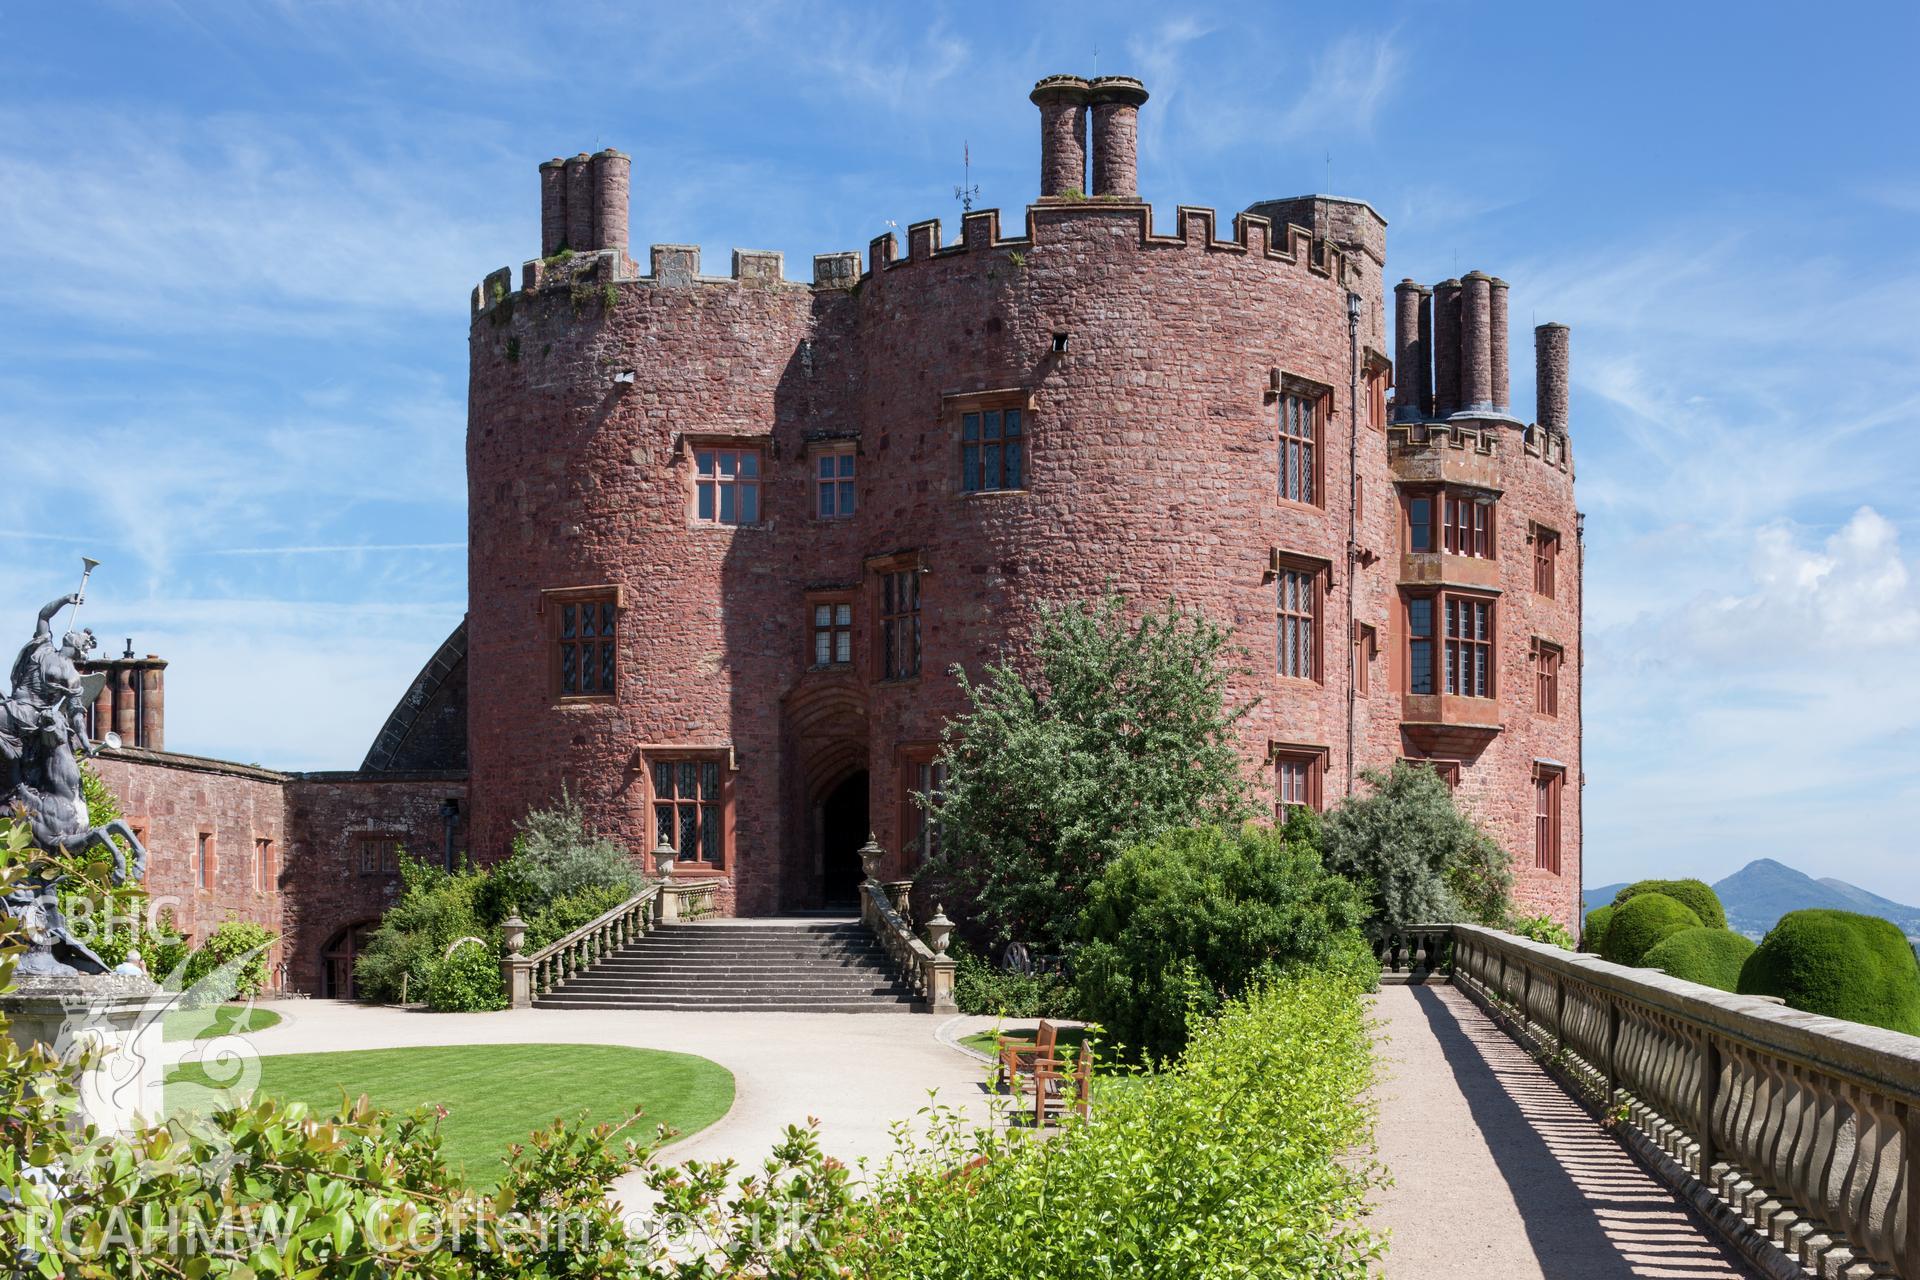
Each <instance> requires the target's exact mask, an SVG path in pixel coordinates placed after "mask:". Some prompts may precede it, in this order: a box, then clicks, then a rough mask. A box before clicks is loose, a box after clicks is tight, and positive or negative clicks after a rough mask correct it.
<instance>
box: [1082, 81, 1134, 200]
mask: <svg viewBox="0 0 1920 1280" xmlns="http://www.w3.org/2000/svg"><path fill="white" fill-rule="evenodd" d="M1146 100H1147V89H1146V86H1145V85H1143V84H1141V83H1140V82H1139V81H1138V80H1135V79H1134V78H1133V77H1132V76H1101V77H1100V78H1099V79H1097V80H1095V81H1094V82H1093V84H1092V85H1091V86H1090V87H1089V93H1088V101H1089V102H1091V103H1092V104H1093V192H1092V194H1094V195H1096V196H1119V197H1124V198H1125V199H1128V200H1133V199H1138V198H1139V195H1140V107H1141V104H1142V103H1144V102H1146Z"/></svg>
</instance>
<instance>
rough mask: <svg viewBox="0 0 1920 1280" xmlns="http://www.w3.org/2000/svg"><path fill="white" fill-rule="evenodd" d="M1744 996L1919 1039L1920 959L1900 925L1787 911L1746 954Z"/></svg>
mask: <svg viewBox="0 0 1920 1280" xmlns="http://www.w3.org/2000/svg"><path fill="white" fill-rule="evenodd" d="M1739 991H1740V993H1741V994H1742V995H1755V996H1779V997H1781V998H1782V999H1784V1000H1785V1001H1786V1002H1787V1004H1788V1005H1790V1006H1791V1007H1793V1008H1795V1009H1804V1010H1806V1011H1807V1012H1809V1013H1822V1014H1825V1015H1827V1016H1828V1017H1830V1018H1844V1019H1846V1020H1847V1021H1848V1022H1864V1023H1866V1024H1867V1025H1868V1026H1873V1027H1885V1028H1887V1029H1888V1030H1890V1031H1904V1032H1906V1033H1907V1034H1908V1035H1913V1036H1920V962H1916V961H1915V959H1914V954H1913V946H1912V944H1910V943H1909V942H1908V941H1907V940H1906V938H1905V937H1904V936H1902V935H1901V933H1900V929H1899V927H1898V926H1896V925H1895V924H1894V923H1893V922H1892V921H1891V920H1882V919H1881V918H1880V917H1879V916H1864V915H1858V914H1855V913H1854V912H1851V911H1833V910H1826V909H1820V908H1813V909H1808V910H1805V911H1789V912H1788V913H1787V914H1786V915H1784V916H1781V917H1780V920H1779V922H1778V923H1777V924H1775V925H1774V926H1773V931H1772V932H1771V933H1769V934H1768V935H1767V936H1766V939H1765V940H1764V941H1763V942H1761V944H1760V945H1759V947H1758V948H1756V949H1755V951H1754V953H1753V954H1752V955H1751V956H1749V957H1747V962H1746V964H1745V965H1744V966H1742V968H1741V970H1740V982H1739Z"/></svg>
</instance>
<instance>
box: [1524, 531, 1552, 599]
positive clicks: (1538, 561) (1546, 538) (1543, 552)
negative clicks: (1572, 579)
mask: <svg viewBox="0 0 1920 1280" xmlns="http://www.w3.org/2000/svg"><path fill="white" fill-rule="evenodd" d="M1527 541H1528V542H1530V543H1532V544H1533V591H1534V594H1535V595H1539V596H1545V597H1546V598H1547V599H1549V600H1552V599H1553V598H1554V590H1555V588H1556V587H1557V586H1558V585H1559V584H1558V581H1557V579H1558V577H1559V574H1558V570H1559V561H1560V531H1559V530H1557V529H1549V528H1547V526H1545V525H1543V524H1541V523H1539V522H1538V521H1534V520H1529V521H1528V522H1527Z"/></svg>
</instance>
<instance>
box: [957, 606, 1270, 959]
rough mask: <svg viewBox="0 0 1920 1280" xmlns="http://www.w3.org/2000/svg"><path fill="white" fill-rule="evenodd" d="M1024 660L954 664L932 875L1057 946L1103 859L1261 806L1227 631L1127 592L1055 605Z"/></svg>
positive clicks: (1016, 931)
mask: <svg viewBox="0 0 1920 1280" xmlns="http://www.w3.org/2000/svg"><path fill="white" fill-rule="evenodd" d="M1035 651H1036V652H1035V656H1034V660H1033V662H1032V663H1031V664H1030V669H1028V670H1018V669H1016V668H1015V667H1014V666H1013V665H1011V664H1010V663H998V664H994V665H991V666H989V667H988V668H987V669H986V672H985V674H984V675H983V676H982V678H981V679H980V680H979V681H978V682H976V681H974V680H972V679H970V678H968V676H967V674H966V673H965V672H964V671H962V670H961V669H959V668H958V667H956V668H954V676H955V678H956V679H957V680H958V681H959V683H960V691H961V693H962V695H963V696H964V697H965V698H966V700H967V703H968V709H967V710H966V711H965V712H964V713H962V714H961V715H960V716H959V717H958V718H957V719H955V720H953V721H950V722H949V723H948V725H947V728H946V730H945V732H944V734H943V742H944V745H943V746H942V749H941V755H940V759H941V762H942V764H943V765H944V766H945V768H946V782H945V785H944V787H943V789H942V793H941V800H940V855H939V857H938V858H937V859H936V861H935V862H934V864H933V865H931V866H930V867H929V868H928V869H927V870H926V871H925V872H923V876H925V877H926V878H928V879H929V880H930V881H939V882H942V883H943V884H944V885H945V886H946V888H945V893H946V900H947V901H949V902H954V901H965V902H966V903H968V904H969V907H968V910H969V914H970V915H971V916H972V919H973V922H974V923H975V924H976V925H977V926H979V927H980V928H982V929H983V930H984V931H985V933H986V935H987V937H988V940H989V941H990V942H991V943H992V944H993V945H994V946H996V947H997V946H999V945H1003V944H1005V943H1007V942H1011V941H1015V940H1018V941H1021V942H1024V943H1025V944H1026V945H1027V946H1029V947H1031V948H1032V949H1033V950H1035V951H1038V952H1050V953H1054V952H1060V951H1062V950H1064V949H1065V945H1066V944H1067V943H1068V942H1070V941H1071V940H1072V939H1073V937H1074V936H1075V933H1076V929H1077V925H1078V920H1079V915H1080V908H1081V906H1082V905H1083V903H1084V900H1085V895H1086V892H1087V888H1088V886H1089V885H1090V884H1092V882H1093V880H1094V877H1095V876H1097V875H1098V874H1099V872H1100V868H1101V867H1103V866H1105V865H1106V864H1107V863H1108V862H1109V861H1111V860H1112V859H1114V858H1116V857H1118V856H1119V855H1120V854H1122V853H1124V852H1125V851H1126V850H1128V849H1130V848H1132V847H1133V846H1135V845H1137V844H1141V843H1143V842H1145V841H1147V840H1151V839H1153V838H1154V837H1155V836H1157V835H1159V834H1160V833H1161V832H1163V831H1167V830H1171V829H1173V828H1176V827H1190V826H1197V825H1203V824H1207V823H1215V822H1233V821H1239V820H1241V819H1243V818H1247V817H1251V816H1252V812H1253V811H1252V806H1251V802H1250V800H1249V798H1248V793H1247V783H1246V780H1245V778H1244V777H1243V775H1242V772H1241V764H1240V749H1239V744H1238V742H1237V741H1236V737H1235V725H1236V723H1237V722H1238V721H1239V719H1240V718H1241V717H1242V716H1243V715H1245V714H1246V712H1247V711H1248V710H1249V709H1250V707H1241V708H1238V709H1235V710H1228V709H1227V706H1226V697H1227V691H1228V685H1229V683H1230V681H1231V679H1232V677H1233V675H1234V673H1235V670H1236V666H1235V662H1234V653H1235V650H1234V649H1233V647H1232V642H1231V636H1230V633H1229V632H1227V631H1226V630H1225V629H1223V628H1221V627H1219V626H1217V625H1216V624H1214V623H1213V622H1211V621H1209V620H1207V619H1206V618H1204V617H1201V616H1198V615H1194V614H1188V613H1183V612H1181V611H1180V610H1179V609H1177V608H1176V607H1174V606H1173V605H1172V604H1168V605H1167V606H1166V608H1165V609H1164V610H1162V611H1159V612H1155V613H1150V614H1148V615H1147V616H1146V617H1144V618H1141V619H1139V620H1138V621H1130V620H1129V619H1128V618H1127V616H1126V611H1125V606H1124V604H1123V602H1122V601H1121V600H1120V598H1119V597H1117V596H1109V597H1107V598H1105V599H1103V600H1100V601H1098V602H1097V603H1094V604H1086V603H1073V604H1068V605H1065V606H1061V607H1052V606H1043V607H1042V609H1041V612H1040V621H1039V632H1038V635H1037V636H1036V637H1035Z"/></svg>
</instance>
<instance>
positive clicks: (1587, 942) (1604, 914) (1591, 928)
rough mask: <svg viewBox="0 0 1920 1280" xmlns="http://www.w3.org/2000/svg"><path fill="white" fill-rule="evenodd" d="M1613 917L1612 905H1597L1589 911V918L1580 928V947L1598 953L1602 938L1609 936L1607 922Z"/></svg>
mask: <svg viewBox="0 0 1920 1280" xmlns="http://www.w3.org/2000/svg"><path fill="white" fill-rule="evenodd" d="M1612 919H1613V908H1612V907H1611V906H1605V907H1595V908H1594V909H1593V910H1591V911H1589V912H1587V918H1586V921H1585V922H1584V925H1583V927H1582V928H1581V930H1580V949H1581V950H1582V951H1592V952H1595V953H1598V952H1599V950H1600V943H1601V941H1602V939H1604V938H1605V937H1606V936H1607V922H1608V921H1609V920H1612Z"/></svg>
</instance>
